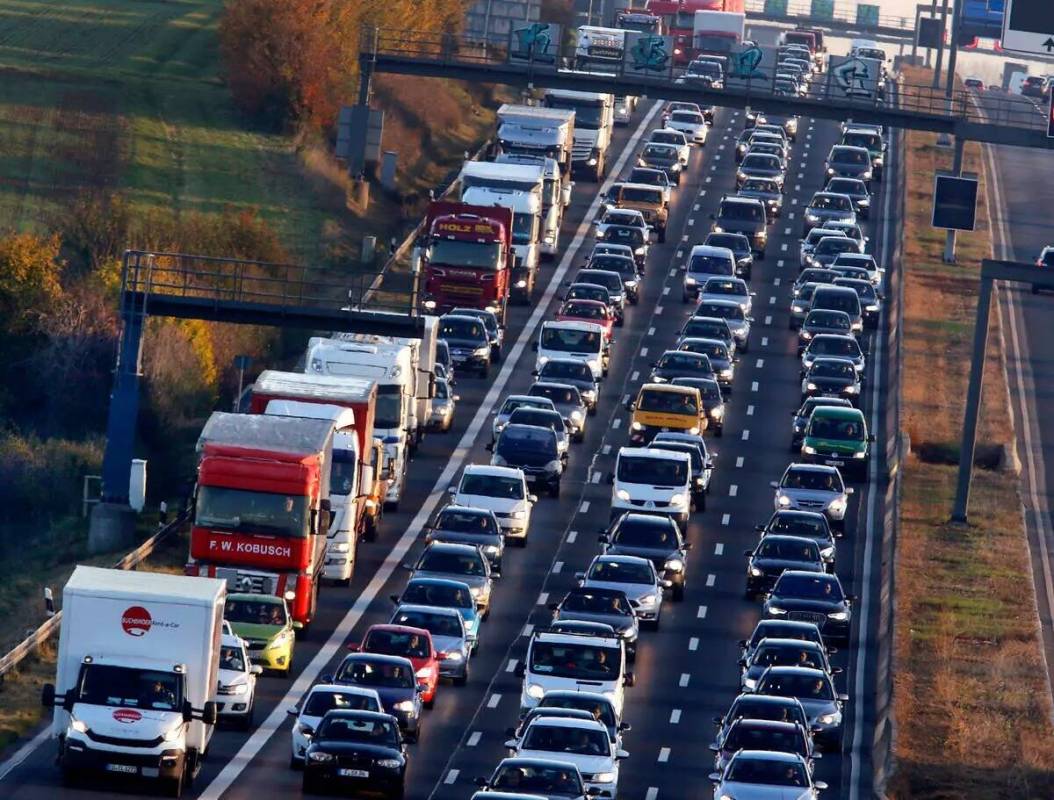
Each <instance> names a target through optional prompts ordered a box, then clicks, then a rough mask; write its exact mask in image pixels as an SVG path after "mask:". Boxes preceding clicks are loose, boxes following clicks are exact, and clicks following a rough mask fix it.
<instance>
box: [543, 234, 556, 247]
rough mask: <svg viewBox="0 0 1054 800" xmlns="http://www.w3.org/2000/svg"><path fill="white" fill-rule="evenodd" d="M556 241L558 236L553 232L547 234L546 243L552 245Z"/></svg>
mask: <svg viewBox="0 0 1054 800" xmlns="http://www.w3.org/2000/svg"><path fill="white" fill-rule="evenodd" d="M555 242H556V238H555V237H554V236H553V235H552V234H551V233H550V234H547V235H546V237H545V243H546V244H549V245H551V244H554V243H555Z"/></svg>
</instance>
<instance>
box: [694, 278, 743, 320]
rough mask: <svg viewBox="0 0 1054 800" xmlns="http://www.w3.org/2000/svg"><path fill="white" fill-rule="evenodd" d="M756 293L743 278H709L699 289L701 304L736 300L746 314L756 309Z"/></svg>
mask: <svg viewBox="0 0 1054 800" xmlns="http://www.w3.org/2000/svg"><path fill="white" fill-rule="evenodd" d="M753 298H754V292H752V291H750V287H749V286H747V282H746V281H745V280H743V279H742V278H708V279H707V281H706V283H704V284H703V285H702V286H701V287H700V288H699V302H707V301H710V300H734V301H735V302H737V303H739V307H740V308H741V309H743V313H744V314H748V315H749V314H750V312H751V311H752V310H753V309H754V299H753Z"/></svg>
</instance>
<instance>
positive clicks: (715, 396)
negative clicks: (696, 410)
mask: <svg viewBox="0 0 1054 800" xmlns="http://www.w3.org/2000/svg"><path fill="white" fill-rule="evenodd" d="M670 383H672V384H673V385H674V386H694V387H695V388H696V389H698V390H699V394H700V395H702V398H703V408H705V409H706V421H707V428H706V429H707V430H708V431H713V432H714V436H716V437H717V438H718V439H720V438H721V437H722V436H723V435H724V432H725V398H724V394H723V393H722V392H721V385H720V384H719V383H718V382H717V380H716V379H715V378H674V379H673V380H672V381H670Z"/></svg>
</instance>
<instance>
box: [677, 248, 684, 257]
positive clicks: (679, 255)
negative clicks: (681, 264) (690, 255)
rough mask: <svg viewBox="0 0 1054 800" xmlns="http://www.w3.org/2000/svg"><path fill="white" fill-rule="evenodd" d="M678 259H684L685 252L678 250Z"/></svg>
mask: <svg viewBox="0 0 1054 800" xmlns="http://www.w3.org/2000/svg"><path fill="white" fill-rule="evenodd" d="M677 257H678V258H684V250H678V251H677Z"/></svg>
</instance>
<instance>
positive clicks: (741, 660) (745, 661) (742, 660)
mask: <svg viewBox="0 0 1054 800" xmlns="http://www.w3.org/2000/svg"><path fill="white" fill-rule="evenodd" d="M746 665H747V660H746V659H745V658H741V659H739V666H741V667H746Z"/></svg>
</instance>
